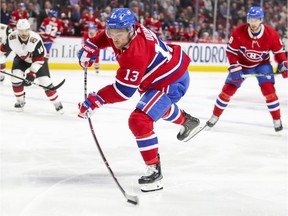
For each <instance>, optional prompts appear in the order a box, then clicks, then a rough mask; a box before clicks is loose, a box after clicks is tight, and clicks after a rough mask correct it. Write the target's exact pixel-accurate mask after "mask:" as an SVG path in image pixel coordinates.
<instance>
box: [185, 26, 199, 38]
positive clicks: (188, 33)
mask: <svg viewBox="0 0 288 216" xmlns="http://www.w3.org/2000/svg"><path fill="white" fill-rule="evenodd" d="M184 41H186V42H196V41H197V32H196V31H195V29H194V26H193V24H189V26H188V28H187V29H186V30H185V31H184Z"/></svg>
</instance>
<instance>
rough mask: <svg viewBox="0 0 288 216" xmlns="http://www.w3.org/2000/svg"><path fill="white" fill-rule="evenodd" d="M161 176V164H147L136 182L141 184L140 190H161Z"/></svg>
mask: <svg viewBox="0 0 288 216" xmlns="http://www.w3.org/2000/svg"><path fill="white" fill-rule="evenodd" d="M162 178H163V176H162V173H161V164H160V162H159V163H158V164H154V165H149V166H147V169H146V173H145V175H143V176H141V178H140V179H139V180H138V183H139V184H140V185H141V191H142V192H152V191H157V190H162V189H163V186H162V184H161V179H162Z"/></svg>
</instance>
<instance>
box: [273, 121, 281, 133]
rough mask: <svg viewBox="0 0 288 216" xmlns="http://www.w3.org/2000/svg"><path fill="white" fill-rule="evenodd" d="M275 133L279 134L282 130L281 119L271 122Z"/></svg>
mask: <svg viewBox="0 0 288 216" xmlns="http://www.w3.org/2000/svg"><path fill="white" fill-rule="evenodd" d="M273 124H274V129H275V132H279V131H281V130H283V126H282V121H281V119H278V120H273Z"/></svg>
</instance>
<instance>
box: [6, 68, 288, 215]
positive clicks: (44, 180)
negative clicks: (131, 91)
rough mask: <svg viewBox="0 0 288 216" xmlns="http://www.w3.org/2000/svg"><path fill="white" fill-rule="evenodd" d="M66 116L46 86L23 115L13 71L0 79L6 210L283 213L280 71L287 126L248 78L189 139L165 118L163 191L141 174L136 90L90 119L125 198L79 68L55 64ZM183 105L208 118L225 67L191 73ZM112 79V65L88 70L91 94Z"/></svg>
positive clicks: (160, 127) (31, 92) (285, 178)
mask: <svg viewBox="0 0 288 216" xmlns="http://www.w3.org/2000/svg"><path fill="white" fill-rule="evenodd" d="M51 73H52V78H53V81H54V82H55V84H57V83H58V82H60V81H61V80H62V79H63V78H66V83H65V84H64V85H63V86H62V87H61V88H60V89H59V91H58V93H59V98H60V99H61V101H62V102H63V106H64V110H65V114H64V115H58V114H57V113H56V111H55V110H54V107H53V105H52V104H51V103H50V102H49V101H48V99H47V97H46V95H45V94H44V92H43V90H42V89H41V88H39V87H37V86H31V87H28V88H26V106H25V110H24V112H16V111H15V110H14V103H15V98H14V95H13V92H12V88H11V84H10V78H9V77H7V76H6V80H5V82H4V83H3V84H2V85H1V86H0V121H1V122H0V142H1V144H0V149H1V155H0V157H1V159H0V163H1V164H0V166H1V167H0V168H1V187H0V193H1V195H0V201H1V203H0V204H1V207H0V209H1V211H0V215H1V216H92V215H93V216H94V215H95V216H108V215H113V216H114V215H117V216H121V215H123V216H124V215H125V216H127V215H133V216H138V215H139V216H142V215H143V216H159V215H165V216H178V215H179V216H186V215H189V216H190V215H195V216H250V215H251V216H287V215H288V207H287V206H288V205H287V203H288V159H287V152H288V151H287V145H288V142H287V128H288V118H287V116H288V103H287V98H288V92H287V80H284V79H282V77H281V76H278V77H276V89H277V92H278V96H279V101H280V103H281V107H282V121H283V126H284V130H283V131H282V132H281V133H279V134H278V133H275V132H274V129H273V123H272V119H271V116H270V114H269V112H268V111H267V108H266V105H265V99H264V97H263V96H262V95H261V92H260V89H259V87H258V84H257V81H256V79H255V78H248V79H247V80H246V81H245V83H244V84H243V86H242V88H241V89H239V91H238V92H237V93H236V95H235V96H234V97H233V99H232V101H231V103H230V104H229V106H228V108H227V109H226V110H225V112H224V113H223V115H222V116H221V118H220V120H219V122H218V123H217V125H216V126H215V127H214V128H212V129H210V130H205V131H203V132H201V133H200V134H199V135H197V136H196V137H195V138H193V139H192V140H190V141H189V142H187V143H181V142H179V141H178V140H177V139H176V134H177V133H178V130H179V126H177V125H173V124H170V123H167V122H165V121H162V120H160V121H159V122H157V123H156V124H155V131H156V132H157V134H158V135H159V142H160V143H159V151H160V154H161V161H162V170H163V175H164V179H163V185H164V190H162V191H158V192H152V193H142V192H141V191H140V188H139V185H138V184H137V180H138V178H139V177H140V176H141V175H142V174H143V172H144V171H145V165H144V163H143V161H142V158H141V156H140V154H139V152H138V149H137V145H136V142H135V140H134V137H133V135H132V133H131V132H130V130H129V128H128V123H127V120H128V117H129V115H130V112H131V111H132V110H133V109H134V107H135V105H136V103H137V101H138V99H139V95H138V94H135V95H134V96H133V97H132V98H131V99H130V100H129V101H126V102H123V103H118V104H113V105H105V106H104V107H103V108H101V109H99V110H97V112H96V113H95V114H94V115H93V116H92V122H93V126H94V129H95V133H96V136H97V138H98V141H99V142H100V145H101V148H102V150H103V151H104V154H105V156H106V158H107V160H108V162H109V164H110V166H111V168H112V170H113V171H114V174H115V175H116V178H117V179H118V181H119V182H120V184H121V186H122V187H123V188H124V190H125V191H126V192H127V193H128V194H130V195H137V196H138V197H139V200H140V203H139V205H137V206H134V205H131V204H129V203H127V202H126V200H125V198H124V197H123V195H122V193H121V192H120V190H119V188H118V187H117V186H116V184H115V182H114V181H113V179H112V177H111V176H110V174H109V172H108V170H107V168H106V166H105V164H104V163H103V160H102V158H101V156H100V154H99V152H98V150H97V147H96V145H95V143H94V140H93V138H92V135H91V131H90V128H89V124H88V122H87V120H82V119H79V118H77V113H78V111H77V103H78V102H80V101H82V100H83V98H84V87H83V85H84V84H83V71H56V70H55V71H52V72H51ZM190 75H191V83H190V88H189V91H188V93H187V94H186V95H185V97H184V98H183V99H182V100H181V101H180V102H179V106H180V107H181V108H184V109H185V111H186V112H188V113H190V114H192V115H194V116H196V117H199V118H200V120H201V122H202V124H204V123H205V122H206V121H207V120H208V119H209V118H210V116H211V114H212V110H213V106H214V103H215V99H216V97H217V95H218V94H219V93H220V90H221V88H222V85H223V83H224V80H225V77H226V73H190ZM113 81H114V72H112V71H101V72H100V74H99V75H96V74H95V72H94V71H88V92H91V91H94V90H95V91H96V90H98V89H99V88H100V87H102V86H104V85H106V84H109V83H112V82H113Z"/></svg>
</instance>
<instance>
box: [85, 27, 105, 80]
mask: <svg viewBox="0 0 288 216" xmlns="http://www.w3.org/2000/svg"><path fill="white" fill-rule="evenodd" d="M97 32H98V31H97V26H96V25H94V24H93V23H91V24H90V25H89V29H88V31H86V32H85V33H84V35H83V44H84V43H85V41H86V40H87V39H91V38H93V37H95V36H96V34H97ZM100 32H101V31H100ZM94 67H95V72H96V73H97V74H98V73H99V53H98V55H97V56H96V59H95V62H94Z"/></svg>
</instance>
